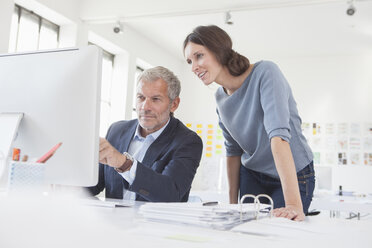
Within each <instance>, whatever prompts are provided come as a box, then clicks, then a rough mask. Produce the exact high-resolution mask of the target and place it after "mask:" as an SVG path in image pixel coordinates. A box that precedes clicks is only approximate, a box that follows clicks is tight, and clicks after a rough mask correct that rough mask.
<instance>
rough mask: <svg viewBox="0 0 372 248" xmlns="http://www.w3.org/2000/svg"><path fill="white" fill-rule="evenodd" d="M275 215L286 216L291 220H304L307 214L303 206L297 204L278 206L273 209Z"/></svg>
mask: <svg viewBox="0 0 372 248" xmlns="http://www.w3.org/2000/svg"><path fill="white" fill-rule="evenodd" d="M273 214H274V216H275V217H284V218H287V219H290V220H295V221H303V220H305V214H304V212H303V210H302V208H299V207H296V206H292V205H289V206H286V207H284V208H276V209H274V211H273Z"/></svg>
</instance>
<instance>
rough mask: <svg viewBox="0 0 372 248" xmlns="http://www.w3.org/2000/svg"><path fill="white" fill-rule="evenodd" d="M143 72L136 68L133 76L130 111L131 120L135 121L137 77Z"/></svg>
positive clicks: (140, 68) (141, 69)
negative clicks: (131, 107)
mask: <svg viewBox="0 0 372 248" xmlns="http://www.w3.org/2000/svg"><path fill="white" fill-rule="evenodd" d="M143 71H144V69H143V68H142V67H139V66H137V67H136V72H135V74H134V87H133V104H132V106H133V109H132V119H137V118H138V116H137V111H136V102H137V79H138V77H139V75H140V74H141V73H142V72H143Z"/></svg>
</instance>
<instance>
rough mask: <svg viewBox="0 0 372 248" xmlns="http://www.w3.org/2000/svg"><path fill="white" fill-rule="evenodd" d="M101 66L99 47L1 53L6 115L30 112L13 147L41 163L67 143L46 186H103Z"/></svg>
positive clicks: (0, 102) (1, 104)
mask: <svg viewBox="0 0 372 248" xmlns="http://www.w3.org/2000/svg"><path fill="white" fill-rule="evenodd" d="M101 65H102V51H101V50H100V49H99V48H97V47H96V46H87V47H84V48H80V49H75V48H72V49H59V50H51V51H39V52H30V53H16V54H4V55H0V113H23V114H24V117H23V119H22V120H21V122H20V124H19V129H18V133H17V135H16V138H15V140H14V142H13V147H16V148H19V149H20V150H21V157H22V155H24V154H27V155H28V157H29V158H30V159H31V160H32V158H33V160H35V159H38V158H40V157H42V156H43V155H44V154H45V153H46V152H47V151H49V150H50V149H51V148H52V147H54V146H55V145H56V144H58V143H62V145H61V147H59V149H58V150H57V151H56V152H55V154H54V155H53V156H52V157H51V158H50V159H49V160H47V162H46V163H45V165H46V166H45V181H46V183H50V184H61V185H72V186H92V185H95V184H96V183H97V180H98V149H99V109H100V108H99V106H100V89H101V88H100V87H101V70H102V69H101ZM6 171H7V170H4V173H3V174H6ZM8 171H9V169H8ZM3 178H4V176H3Z"/></svg>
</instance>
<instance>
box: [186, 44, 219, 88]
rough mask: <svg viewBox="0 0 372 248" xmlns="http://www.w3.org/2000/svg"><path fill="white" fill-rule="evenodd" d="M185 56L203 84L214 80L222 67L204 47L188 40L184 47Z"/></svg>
mask: <svg viewBox="0 0 372 248" xmlns="http://www.w3.org/2000/svg"><path fill="white" fill-rule="evenodd" d="M185 57H186V61H187V63H188V64H189V65H191V70H192V72H193V73H195V75H196V76H197V77H198V78H200V79H201V80H202V81H203V83H204V84H205V85H209V84H211V83H213V82H216V80H217V79H218V76H219V75H220V73H221V71H222V68H223V67H222V65H221V64H220V63H219V62H218V61H217V59H216V57H215V56H214V54H213V53H212V52H210V51H209V50H208V49H207V48H206V47H204V46H202V45H198V44H195V43H192V42H189V43H188V44H187V45H186V47H185Z"/></svg>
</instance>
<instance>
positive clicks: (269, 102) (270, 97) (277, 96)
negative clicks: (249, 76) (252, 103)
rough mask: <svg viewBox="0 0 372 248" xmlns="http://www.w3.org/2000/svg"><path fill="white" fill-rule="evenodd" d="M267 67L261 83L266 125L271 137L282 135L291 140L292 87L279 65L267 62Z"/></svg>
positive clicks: (281, 136)
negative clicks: (290, 110) (290, 96)
mask: <svg viewBox="0 0 372 248" xmlns="http://www.w3.org/2000/svg"><path fill="white" fill-rule="evenodd" d="M266 63H267V69H266V70H265V71H264V72H263V73H262V78H261V84H260V100H261V106H262V109H263V112H264V126H265V130H266V132H267V134H268V137H269V139H270V140H271V139H272V138H273V137H280V138H282V139H283V140H285V141H287V142H289V141H290V139H291V134H290V131H291V130H290V124H289V120H290V112H289V103H288V100H289V94H290V88H289V85H288V83H287V80H286V79H285V77H284V75H283V74H282V72H281V71H280V69H279V67H278V66H277V65H276V64H274V63H272V62H266Z"/></svg>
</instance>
